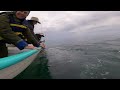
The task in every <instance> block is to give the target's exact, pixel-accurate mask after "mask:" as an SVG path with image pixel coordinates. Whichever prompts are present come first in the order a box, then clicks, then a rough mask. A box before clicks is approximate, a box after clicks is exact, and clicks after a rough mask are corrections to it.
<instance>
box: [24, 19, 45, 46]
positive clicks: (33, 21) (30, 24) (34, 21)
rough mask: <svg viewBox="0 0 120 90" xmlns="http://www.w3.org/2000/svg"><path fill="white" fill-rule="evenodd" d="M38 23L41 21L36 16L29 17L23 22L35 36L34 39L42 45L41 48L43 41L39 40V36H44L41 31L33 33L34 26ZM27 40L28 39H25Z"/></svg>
mask: <svg viewBox="0 0 120 90" xmlns="http://www.w3.org/2000/svg"><path fill="white" fill-rule="evenodd" d="M37 23H39V24H41V22H40V21H39V19H38V18H37V17H31V19H30V20H27V22H26V21H25V22H24V24H25V25H27V26H28V27H29V29H30V30H31V33H32V34H33V36H34V37H35V38H36V40H37V41H38V42H40V44H41V45H42V46H43V48H45V45H44V43H43V42H42V41H41V37H44V34H43V33H39V34H35V33H34V26H35V25H36V24H37ZM27 41H28V40H27ZM28 43H29V41H28Z"/></svg>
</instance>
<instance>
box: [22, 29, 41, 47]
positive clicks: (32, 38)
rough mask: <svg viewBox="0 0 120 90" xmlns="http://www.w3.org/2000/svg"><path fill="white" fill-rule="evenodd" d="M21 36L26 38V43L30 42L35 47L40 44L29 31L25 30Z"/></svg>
mask: <svg viewBox="0 0 120 90" xmlns="http://www.w3.org/2000/svg"><path fill="white" fill-rule="evenodd" d="M23 35H24V36H25V37H26V38H27V40H28V41H30V42H31V43H32V44H33V45H34V46H35V47H39V46H40V43H39V42H38V41H37V40H36V39H35V37H34V35H33V34H32V33H31V31H30V29H29V28H27V29H26V30H25V31H24V32H23Z"/></svg>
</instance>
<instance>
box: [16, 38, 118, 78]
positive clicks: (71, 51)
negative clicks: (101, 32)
mask: <svg viewBox="0 0 120 90" xmlns="http://www.w3.org/2000/svg"><path fill="white" fill-rule="evenodd" d="M119 78H120V39H116V40H107V41H106V42H99V43H91V44H81V45H80V44H79V45H58V46H56V47H53V48H52V47H51V48H48V49H46V53H44V55H41V54H40V56H39V57H38V58H37V59H36V60H35V61H34V62H33V63H32V65H31V66H30V67H28V68H27V70H25V71H24V72H23V73H22V74H21V75H19V76H18V77H17V79H119Z"/></svg>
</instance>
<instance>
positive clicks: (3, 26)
mask: <svg viewBox="0 0 120 90" xmlns="http://www.w3.org/2000/svg"><path fill="white" fill-rule="evenodd" d="M0 36H1V37H2V38H4V39H5V40H7V41H9V42H10V43H12V44H14V45H15V46H17V47H18V48H19V49H20V50H22V49H24V48H25V47H26V46H28V44H27V43H26V42H25V41H24V40H22V39H21V38H20V37H19V36H17V35H16V34H15V33H14V32H13V31H12V28H11V27H10V24H9V18H8V16H6V15H1V16H0Z"/></svg>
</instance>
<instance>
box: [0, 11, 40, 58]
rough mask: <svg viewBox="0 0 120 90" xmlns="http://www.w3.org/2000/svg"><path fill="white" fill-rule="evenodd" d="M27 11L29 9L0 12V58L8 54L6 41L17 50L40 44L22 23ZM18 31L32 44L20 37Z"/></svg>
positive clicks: (32, 47)
mask: <svg viewBox="0 0 120 90" xmlns="http://www.w3.org/2000/svg"><path fill="white" fill-rule="evenodd" d="M29 13H30V11H12V12H3V13H1V14H0V58H3V57H7V56H8V48H7V46H6V43H9V44H13V45H15V46H16V47H17V48H18V49H19V50H23V49H25V48H29V49H34V48H35V47H40V46H41V45H40V43H39V42H38V41H37V40H36V39H35V38H34V36H33V35H32V33H31V31H30V29H29V28H28V27H27V26H25V25H24V24H23V22H24V21H26V17H27V16H28V15H29ZM18 33H22V34H23V35H24V36H25V37H26V38H27V39H28V40H29V41H30V42H31V43H32V45H29V44H28V43H27V42H26V41H25V40H23V39H22V38H20V37H19V36H18ZM41 47H42V46H41Z"/></svg>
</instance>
